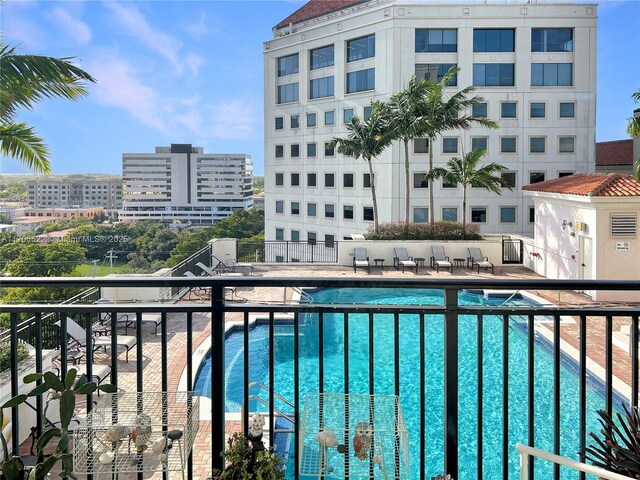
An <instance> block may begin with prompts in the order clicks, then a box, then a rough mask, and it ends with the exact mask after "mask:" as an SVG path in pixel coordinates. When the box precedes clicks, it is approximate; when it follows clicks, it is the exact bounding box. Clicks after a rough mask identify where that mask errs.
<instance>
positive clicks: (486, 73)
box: [473, 63, 515, 87]
mask: <svg viewBox="0 0 640 480" xmlns="http://www.w3.org/2000/svg"><path fill="white" fill-rule="evenodd" d="M514 78H515V77H514V64H513V63H474V64H473V85H474V86H475V87H513V86H514V85H515V83H514Z"/></svg>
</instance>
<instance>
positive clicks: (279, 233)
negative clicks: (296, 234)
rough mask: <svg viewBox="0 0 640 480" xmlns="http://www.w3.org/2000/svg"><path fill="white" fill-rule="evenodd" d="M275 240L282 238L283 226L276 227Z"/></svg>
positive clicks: (281, 239)
mask: <svg viewBox="0 0 640 480" xmlns="http://www.w3.org/2000/svg"><path fill="white" fill-rule="evenodd" d="M276 240H278V241H280V242H282V241H283V240H284V228H276Z"/></svg>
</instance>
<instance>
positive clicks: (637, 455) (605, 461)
mask: <svg viewBox="0 0 640 480" xmlns="http://www.w3.org/2000/svg"><path fill="white" fill-rule="evenodd" d="M622 408H623V409H624V413H625V415H624V417H623V416H622V415H621V414H620V413H616V416H615V418H616V419H617V422H616V420H614V418H612V417H611V416H610V415H609V414H608V413H607V412H606V411H605V410H598V415H599V416H600V418H599V419H598V421H599V422H600V425H601V426H602V430H600V434H601V435H602V438H601V437H599V436H598V435H597V434H595V433H593V432H590V433H589V435H590V436H591V438H593V439H594V440H595V441H596V445H591V446H589V447H587V448H586V449H585V450H586V452H585V456H586V458H587V460H589V461H590V462H591V463H593V464H594V465H595V466H596V467H601V468H604V469H605V470H608V471H610V472H615V473H619V474H620V475H626V476H627V477H630V478H638V479H640V415H639V414H638V407H635V406H634V407H632V408H631V410H629V408H627V406H626V405H625V404H623V405H622Z"/></svg>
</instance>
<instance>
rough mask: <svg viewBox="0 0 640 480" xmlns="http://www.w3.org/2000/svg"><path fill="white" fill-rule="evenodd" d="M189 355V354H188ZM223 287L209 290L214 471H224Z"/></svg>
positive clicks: (219, 286) (215, 286)
mask: <svg viewBox="0 0 640 480" xmlns="http://www.w3.org/2000/svg"><path fill="white" fill-rule="evenodd" d="M189 353H191V352H189ZM224 369H225V360H224V287H223V286H222V285H214V286H213V287H212V288H211V453H212V459H211V462H212V467H213V469H214V470H220V471H222V470H224V459H223V458H222V457H221V456H220V454H221V453H222V452H223V451H224V441H225V412H224V398H225V391H224Z"/></svg>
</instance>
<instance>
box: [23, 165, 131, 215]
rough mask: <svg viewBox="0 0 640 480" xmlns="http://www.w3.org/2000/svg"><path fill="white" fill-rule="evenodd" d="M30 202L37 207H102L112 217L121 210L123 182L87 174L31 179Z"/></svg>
mask: <svg viewBox="0 0 640 480" xmlns="http://www.w3.org/2000/svg"><path fill="white" fill-rule="evenodd" d="M27 200H28V202H29V206H30V207H34V208H52V207H64V208H75V207H80V208H86V207H102V208H104V209H105V211H106V212H107V215H109V216H111V217H113V216H115V215H116V214H117V211H118V210H119V209H121V208H122V180H120V179H108V180H107V179H105V180H103V179H90V178H89V177H88V176H85V175H77V176H74V175H72V176H69V177H65V178H61V179H56V178H51V177H47V178H45V179H42V180H31V181H28V182H27Z"/></svg>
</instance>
